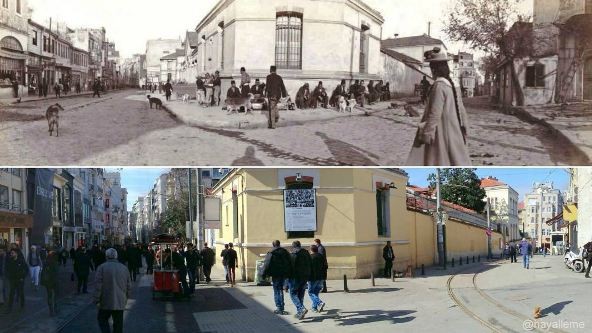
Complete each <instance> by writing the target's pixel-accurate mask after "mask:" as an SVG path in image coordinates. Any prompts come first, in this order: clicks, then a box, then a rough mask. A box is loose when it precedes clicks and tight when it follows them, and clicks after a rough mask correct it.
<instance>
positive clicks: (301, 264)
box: [288, 241, 311, 320]
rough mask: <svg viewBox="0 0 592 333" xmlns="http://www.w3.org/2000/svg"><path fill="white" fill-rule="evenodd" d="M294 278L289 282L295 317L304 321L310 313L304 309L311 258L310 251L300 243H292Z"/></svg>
mask: <svg viewBox="0 0 592 333" xmlns="http://www.w3.org/2000/svg"><path fill="white" fill-rule="evenodd" d="M291 261H292V277H291V278H290V280H289V282H288V286H289V288H290V297H291V298H292V303H294V306H295V307H296V315H295V317H296V318H298V319H300V320H302V319H304V316H305V315H306V313H307V312H308V310H307V309H306V308H305V307H304V293H305V291H306V283H307V282H308V281H309V280H310V273H311V258H310V254H309V253H308V251H306V250H304V249H302V247H301V244H300V241H294V242H292V253H291Z"/></svg>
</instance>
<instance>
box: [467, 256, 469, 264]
mask: <svg viewBox="0 0 592 333" xmlns="http://www.w3.org/2000/svg"><path fill="white" fill-rule="evenodd" d="M468 264H469V256H467V265H468Z"/></svg>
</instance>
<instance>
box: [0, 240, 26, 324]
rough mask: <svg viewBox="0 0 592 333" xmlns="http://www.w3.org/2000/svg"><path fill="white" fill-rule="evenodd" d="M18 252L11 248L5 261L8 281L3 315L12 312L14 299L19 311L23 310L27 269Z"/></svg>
mask: <svg viewBox="0 0 592 333" xmlns="http://www.w3.org/2000/svg"><path fill="white" fill-rule="evenodd" d="M19 252H20V251H19V250H18V249H15V248H11V249H10V252H9V257H8V258H7V260H6V264H5V265H6V266H5V268H4V269H5V274H6V278H7V280H8V288H9V291H8V304H7V305H6V310H5V312H4V313H5V314H9V313H10V312H12V305H13V304H14V299H15V297H17V296H18V297H19V303H20V309H21V310H22V309H24V308H25V289H24V287H25V278H26V277H27V273H28V268H27V263H26V262H25V260H24V258H23V257H22V256H21V255H20V254H19Z"/></svg>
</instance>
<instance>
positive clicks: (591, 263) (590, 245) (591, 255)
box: [584, 242, 592, 279]
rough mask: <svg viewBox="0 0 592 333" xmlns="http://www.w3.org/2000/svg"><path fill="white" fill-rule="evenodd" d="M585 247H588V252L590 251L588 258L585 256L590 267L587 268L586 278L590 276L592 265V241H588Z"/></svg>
mask: <svg viewBox="0 0 592 333" xmlns="http://www.w3.org/2000/svg"><path fill="white" fill-rule="evenodd" d="M584 249H586V252H587V253H588V255H587V256H586V257H587V258H585V259H586V260H588V268H587V269H586V278H588V279H589V278H590V266H592V242H588V243H586V245H584Z"/></svg>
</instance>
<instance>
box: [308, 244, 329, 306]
mask: <svg viewBox="0 0 592 333" xmlns="http://www.w3.org/2000/svg"><path fill="white" fill-rule="evenodd" d="M310 251H311V252H312V254H311V256H310V257H311V273H310V279H309V281H308V296H310V300H311V301H312V311H313V312H321V311H323V308H324V307H325V302H323V301H321V298H320V297H319V293H320V292H321V290H322V289H323V283H324V282H325V280H326V279H327V269H326V265H327V261H326V260H325V256H323V255H322V254H320V253H319V247H318V246H317V245H312V246H311V247H310Z"/></svg>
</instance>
